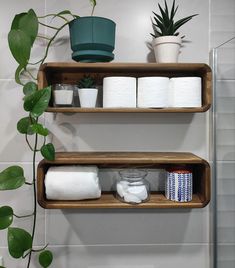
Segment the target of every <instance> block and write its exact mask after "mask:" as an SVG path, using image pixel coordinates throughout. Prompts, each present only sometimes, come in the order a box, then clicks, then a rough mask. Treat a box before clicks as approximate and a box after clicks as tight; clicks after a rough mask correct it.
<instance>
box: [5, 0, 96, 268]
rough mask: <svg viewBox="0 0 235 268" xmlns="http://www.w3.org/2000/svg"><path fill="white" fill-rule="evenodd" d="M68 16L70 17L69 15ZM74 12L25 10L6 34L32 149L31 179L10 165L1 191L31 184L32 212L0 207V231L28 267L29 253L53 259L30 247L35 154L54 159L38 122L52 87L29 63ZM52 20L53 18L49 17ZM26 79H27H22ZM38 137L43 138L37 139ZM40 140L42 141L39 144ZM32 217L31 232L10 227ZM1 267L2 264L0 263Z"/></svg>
mask: <svg viewBox="0 0 235 268" xmlns="http://www.w3.org/2000/svg"><path fill="white" fill-rule="evenodd" d="M90 2H91V3H92V13H93V11H94V7H95V5H96V1H95V0H90ZM55 17H56V18H59V19H61V21H63V23H62V25H61V26H59V27H56V26H52V25H51V24H46V23H45V22H44V21H42V20H43V19H45V18H51V19H54V18H55ZM68 17H69V18H68ZM75 18H78V16H77V15H73V14H72V13H71V12H70V11H68V10H64V11H62V12H59V13H57V14H48V15H45V16H37V14H36V13H35V11H34V10H33V9H30V10H29V11H28V12H24V13H20V14H17V15H16V16H15V17H14V19H13V21H12V24H11V29H10V32H9V34H8V44H9V48H10V51H11V53H12V55H13V57H14V59H15V60H16V62H17V64H18V67H17V69H16V71H15V81H16V83H17V84H19V85H21V86H22V89H23V94H24V98H23V108H24V110H25V111H26V112H27V116H25V117H23V118H21V119H20V120H19V121H18V123H17V130H18V132H19V133H20V134H22V135H23V136H24V138H25V141H26V144H27V145H28V147H29V149H30V150H31V151H32V178H31V179H28V178H25V175H24V170H23V168H22V167H20V166H18V165H15V166H10V167H8V168H6V169H5V170H3V171H2V172H0V190H1V191H5V190H15V189H18V188H20V187H23V186H24V185H29V186H31V187H32V191H33V211H32V213H31V214H29V215H18V214H17V213H16V212H15V211H14V209H13V208H12V207H10V206H8V205H5V206H1V207H0V230H3V229H7V240H8V250H9V253H10V255H11V256H12V257H13V258H16V259H19V258H28V260H27V264H26V265H27V266H26V267H27V268H29V267H30V264H31V258H32V254H34V253H38V254H39V256H38V261H39V263H40V265H41V266H42V267H44V268H46V267H49V266H50V265H51V263H52V260H53V254H52V252H51V251H49V250H47V249H46V248H47V245H46V246H45V247H43V248H41V249H34V248H33V241H34V237H35V231H36V220H37V200H36V155H37V154H38V153H41V155H42V156H43V157H44V158H45V159H47V160H51V161H52V160H54V158H55V149H54V146H53V144H52V143H47V142H46V137H47V136H48V135H49V130H48V129H47V128H46V127H45V126H44V125H43V124H42V123H40V121H39V119H40V117H41V116H42V115H43V113H44V112H45V111H46V109H47V107H48V104H49V101H50V98H51V87H50V86H48V87H46V88H43V89H40V90H39V89H38V86H37V78H36V77H34V74H33V73H32V71H31V68H30V67H32V66H36V67H37V68H38V69H39V68H40V66H41V65H42V64H43V63H44V62H45V60H46V58H47V55H48V50H49V48H50V46H51V44H52V42H53V41H54V40H55V38H56V37H57V35H58V34H59V32H60V31H61V30H62V29H63V28H64V27H65V26H66V25H68V24H69V22H70V21H71V20H73V19H75ZM51 22H52V20H51ZM40 25H41V26H43V27H48V28H50V29H52V30H54V31H55V32H54V34H53V35H52V37H50V38H48V37H44V36H39V33H38V29H39V26H40ZM38 37H40V38H45V39H46V40H47V42H48V43H47V45H46V48H45V51H44V54H43V55H42V57H41V59H40V60H38V61H37V62H31V61H30V58H31V51H32V48H33V46H34V44H35V41H36V39H37V38H38ZM25 74H28V75H29V77H30V78H29V79H27V80H26V79H25V77H24V75H25ZM25 81H27V82H25ZM39 136H41V137H43V139H39ZM40 140H43V142H41V143H40ZM26 217H33V226H32V230H31V231H27V230H24V229H22V228H16V227H14V226H13V222H14V218H26ZM0 268H1V266H0Z"/></svg>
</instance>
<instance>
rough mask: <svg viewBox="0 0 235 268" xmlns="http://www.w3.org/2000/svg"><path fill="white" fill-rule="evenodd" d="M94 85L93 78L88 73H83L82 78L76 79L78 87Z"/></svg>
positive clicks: (91, 86)
mask: <svg viewBox="0 0 235 268" xmlns="http://www.w3.org/2000/svg"><path fill="white" fill-rule="evenodd" d="M94 86H95V80H94V78H93V77H91V76H90V75H84V76H83V78H81V79H80V80H79V81H78V87H79V88H93V87H94Z"/></svg>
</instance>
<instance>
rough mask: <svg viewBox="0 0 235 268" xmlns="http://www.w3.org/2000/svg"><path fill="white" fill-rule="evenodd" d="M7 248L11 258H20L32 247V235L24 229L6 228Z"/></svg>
mask: <svg viewBox="0 0 235 268" xmlns="http://www.w3.org/2000/svg"><path fill="white" fill-rule="evenodd" d="M7 236H8V249H9V253H10V255H11V256H12V257H13V258H16V259H18V258H20V257H22V256H23V255H24V252H25V251H27V250H29V249H31V248H32V237H31V235H30V234H29V233H28V232H26V231H25V230H24V229H20V228H11V227H9V228H8V235H7Z"/></svg>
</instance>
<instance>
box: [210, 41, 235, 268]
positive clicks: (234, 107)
mask: <svg viewBox="0 0 235 268" xmlns="http://www.w3.org/2000/svg"><path fill="white" fill-rule="evenodd" d="M213 69H214V70H213V73H214V106H213V109H214V113H213V114H214V175H215V176H214V178H215V181H214V183H215V184H216V185H215V186H214V197H215V199H214V203H215V209H214V215H215V218H214V220H215V221H214V227H215V233H214V235H215V250H214V257H215V258H214V261H215V262H214V267H215V268H235V39H234V38H232V39H230V40H229V41H227V42H225V43H224V44H222V45H221V46H219V47H217V48H216V49H214V50H213Z"/></svg>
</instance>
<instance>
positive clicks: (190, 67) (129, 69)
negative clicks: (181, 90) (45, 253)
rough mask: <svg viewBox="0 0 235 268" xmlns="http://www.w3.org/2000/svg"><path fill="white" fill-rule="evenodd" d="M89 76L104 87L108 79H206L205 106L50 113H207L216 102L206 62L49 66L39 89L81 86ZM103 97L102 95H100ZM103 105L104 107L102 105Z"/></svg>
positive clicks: (41, 74) (57, 109) (41, 75)
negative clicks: (162, 77)
mask: <svg viewBox="0 0 235 268" xmlns="http://www.w3.org/2000/svg"><path fill="white" fill-rule="evenodd" d="M84 74H89V75H91V76H92V77H94V78H95V80H96V82H97V85H98V86H101V85H102V82H103V79H104V77H107V76H132V77H143V76H167V77H184V76H198V77H201V78H202V107H195V108H183V107H182V108H162V109H154V108H120V109H118V108H102V107H97V108H90V109H87V108H79V107H53V105H52V102H51V103H50V107H49V109H48V110H47V111H48V112H56V113H60V112H61V113H201V112H205V111H207V110H208V109H209V108H210V106H211V101H212V92H211V91H212V89H211V88H212V84H211V83H212V74H211V69H210V67H209V66H208V65H206V64H204V63H164V64H158V63H74V62H59V63H57V62H54V63H45V64H43V65H42V66H41V68H40V70H39V73H38V85H39V88H43V87H45V86H48V85H53V84H56V83H68V84H77V82H78V80H79V79H80V78H82V77H83V76H84ZM100 95H102V94H100ZM99 106H101V104H100V105H99Z"/></svg>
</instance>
